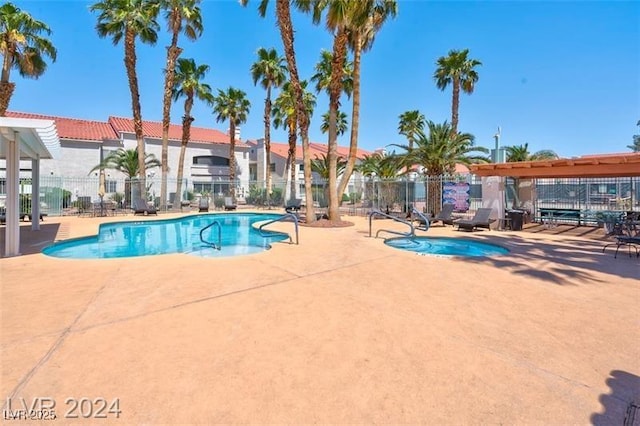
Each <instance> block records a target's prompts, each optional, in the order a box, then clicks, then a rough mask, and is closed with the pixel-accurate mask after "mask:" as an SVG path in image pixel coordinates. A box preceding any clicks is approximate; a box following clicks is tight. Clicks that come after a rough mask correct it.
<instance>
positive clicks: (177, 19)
mask: <svg viewBox="0 0 640 426" xmlns="http://www.w3.org/2000/svg"><path fill="white" fill-rule="evenodd" d="M199 3H200V0H160V7H161V9H163V10H164V12H165V13H164V16H165V19H166V20H167V27H168V29H169V32H170V33H171V44H170V45H169V46H168V47H167V66H166V68H165V75H164V96H163V99H162V157H161V159H162V180H161V182H160V208H162V209H164V208H165V207H166V205H167V175H168V174H169V157H168V156H169V125H170V124H171V97H172V96H173V86H174V84H175V70H176V61H177V60H178V57H179V56H180V54H181V53H182V49H181V48H180V47H178V37H179V36H180V33H184V35H186V36H187V38H189V39H191V40H195V39H197V38H198V37H200V36H201V35H202V30H203V28H202V15H201V14H200V6H199ZM178 194H179V193H178Z"/></svg>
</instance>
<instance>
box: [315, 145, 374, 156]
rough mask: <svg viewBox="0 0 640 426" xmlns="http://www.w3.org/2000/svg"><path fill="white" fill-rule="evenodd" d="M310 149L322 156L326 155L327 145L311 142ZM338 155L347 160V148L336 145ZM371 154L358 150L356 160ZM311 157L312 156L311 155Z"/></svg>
mask: <svg viewBox="0 0 640 426" xmlns="http://www.w3.org/2000/svg"><path fill="white" fill-rule="evenodd" d="M309 145H310V147H311V148H312V149H314V150H316V151H320V152H322V153H323V154H326V152H327V145H326V144H322V143H317V142H311V143H310V144H309ZM337 150H338V155H341V156H342V157H344V158H347V156H349V147H348V146H339V145H338V148H337ZM371 154H372V152H370V151H365V150H364V149H360V148H358V151H356V158H357V159H359V160H362V159H363V158H364V156H365V155H371ZM312 156H313V155H312Z"/></svg>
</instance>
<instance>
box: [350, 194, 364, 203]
mask: <svg viewBox="0 0 640 426" xmlns="http://www.w3.org/2000/svg"><path fill="white" fill-rule="evenodd" d="M349 198H350V200H351V202H352V203H353V204H356V203H359V202H360V201H362V193H361V192H352V193H351V194H349Z"/></svg>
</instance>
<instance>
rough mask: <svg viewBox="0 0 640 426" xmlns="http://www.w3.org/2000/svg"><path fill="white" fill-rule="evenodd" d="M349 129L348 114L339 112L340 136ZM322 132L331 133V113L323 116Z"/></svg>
mask: <svg viewBox="0 0 640 426" xmlns="http://www.w3.org/2000/svg"><path fill="white" fill-rule="evenodd" d="M348 127H349V122H348V121H347V114H346V113H344V112H342V111H338V135H339V136H342V135H344V132H346V131H347V128H348ZM320 131H321V132H322V133H327V132H328V131H329V112H325V113H324V114H322V124H321V125H320ZM345 167H346V164H345Z"/></svg>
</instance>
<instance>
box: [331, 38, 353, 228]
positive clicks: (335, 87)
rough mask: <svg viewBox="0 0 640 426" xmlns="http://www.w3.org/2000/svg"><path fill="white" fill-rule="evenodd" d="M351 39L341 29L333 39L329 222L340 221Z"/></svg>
mask: <svg viewBox="0 0 640 426" xmlns="http://www.w3.org/2000/svg"><path fill="white" fill-rule="evenodd" d="M348 40H349V38H348V35H347V32H346V31H345V30H344V28H342V27H340V28H339V29H338V32H337V33H336V35H335V37H334V39H333V61H332V63H331V82H330V83H329V142H328V146H329V148H328V151H327V157H328V159H329V220H332V221H338V220H340V201H339V200H338V187H337V183H338V170H337V168H338V150H337V148H338V125H337V124H338V123H337V120H338V107H339V105H340V94H341V93H342V77H343V74H344V73H343V70H344V62H345V60H346V55H347V42H348ZM341 198H342V194H340V199H341Z"/></svg>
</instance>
